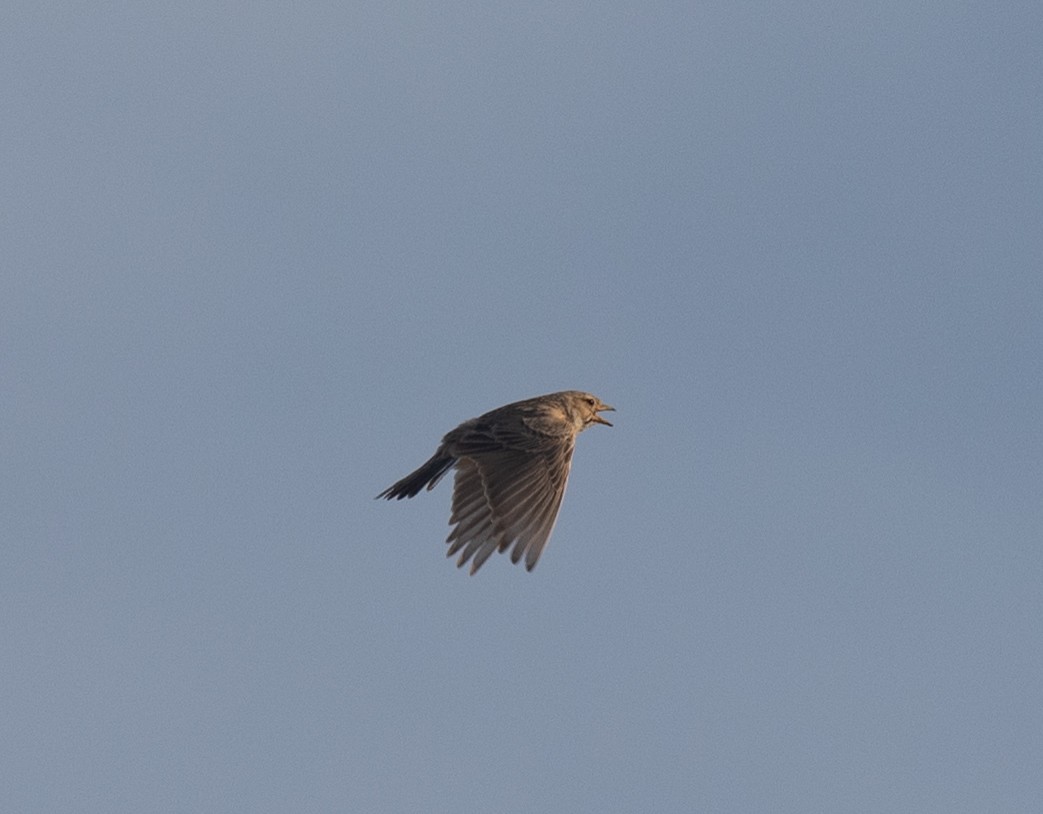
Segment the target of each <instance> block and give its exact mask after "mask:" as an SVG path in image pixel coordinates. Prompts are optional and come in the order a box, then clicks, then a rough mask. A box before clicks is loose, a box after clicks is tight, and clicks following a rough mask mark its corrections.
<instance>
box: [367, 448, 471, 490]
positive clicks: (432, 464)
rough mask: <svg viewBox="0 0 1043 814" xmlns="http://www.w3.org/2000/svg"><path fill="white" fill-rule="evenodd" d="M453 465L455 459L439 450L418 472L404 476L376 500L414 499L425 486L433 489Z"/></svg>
mask: <svg viewBox="0 0 1043 814" xmlns="http://www.w3.org/2000/svg"><path fill="white" fill-rule="evenodd" d="M455 463H456V458H454V457H453V456H452V455H446V454H445V452H444V451H443V450H441V449H440V450H438V452H436V453H435V454H434V455H432V456H431V458H430V460H428V461H427V463H425V464H424V465H423V466H421V467H420V468H419V469H418V470H416V471H415V472H411V473H410V474H408V475H406V476H405V477H404V478H402V480H400V481H398V482H397V483H394V484H392V485H391V486H389V487H388V488H387V489H385V490H384V491H383V492H381V493H380V494H379V495H377V500H380V498H384V499H385V500H401V499H402V498H404V497H415V496H416V495H418V494H420V490H421V489H423V488H424V487H425V486H426V487H427V488H428V489H434V488H435V484H436V483H438V481H440V480H441V479H442V476H443V475H444V474H445V473H446V472H448V471H449V470H450V469H452V467H453V464H455Z"/></svg>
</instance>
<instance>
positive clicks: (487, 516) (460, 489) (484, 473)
mask: <svg viewBox="0 0 1043 814" xmlns="http://www.w3.org/2000/svg"><path fill="white" fill-rule="evenodd" d="M474 429H477V428H472V430H474ZM468 435H469V438H468V440H470V441H471V442H472V443H471V444H468V443H466V442H464V441H463V440H461V442H460V444H459V445H458V446H457V447H456V450H455V451H457V452H458V454H459V455H460V458H459V459H458V461H457V465H456V479H455V483H454V487H453V512H452V515H451V516H450V518H449V522H450V524H452V525H454V526H455V528H454V529H453V530H452V532H451V533H450V534H449V537H448V539H447V540H446V542H447V543H449V551H448V555H449V556H453V555H454V554H456V553H457V552H460V558H459V560H458V562H457V564H458V565H460V566H462V565H463V564H464V563H466V562H467V561H468V560H472V562H471V573H472V574H473V573H475V572H476V571H477V570H478V569H479V568H481V566H482V564H483V563H484V562H485V561H486V560H487V559H488V558H489V557H490V556H491V555H492V553H493V552H494V551H506V550H507V549H508V548H510V547H511V546H512V545H513V550H512V551H511V561H512V562H515V563H516V562H518V561H519V560H520V559H521V558H522V557H523V556H524V557H525V567H526V568H527V569H528V570H530V571H531V570H532V569H533V567H535V565H536V562H537V560H538V559H539V557H540V554H541V553H542V551H543V548H544V546H546V544H547V540H548V539H549V538H550V534H551V531H552V530H553V529H554V522H555V520H557V517H558V510H559V509H560V508H561V499H562V497H563V496H564V494H565V486H566V484H567V482H568V478H569V469H570V467H571V465H572V451H573V448H574V443H573V439H572V438H565V439H555V440H556V443H553V444H548V443H546V442H544V443H541V444H533V443H532V439H531V436H528V437H525V436H523V437H522V438H521V440H524V441H526V442H527V444H526V445H527V446H528V447H529V449H518V448H510V445H509V444H504V443H503V442H504V441H505V440H507V439H504V438H503V437H502V436H501V437H500V438H496V439H493V438H486V439H484V441H483V438H482V435H483V434H481V433H479V434H477V437H475V435H476V434H475V433H469V434H468ZM486 444H487V445H486ZM505 447H506V448H505ZM468 453H470V454H468Z"/></svg>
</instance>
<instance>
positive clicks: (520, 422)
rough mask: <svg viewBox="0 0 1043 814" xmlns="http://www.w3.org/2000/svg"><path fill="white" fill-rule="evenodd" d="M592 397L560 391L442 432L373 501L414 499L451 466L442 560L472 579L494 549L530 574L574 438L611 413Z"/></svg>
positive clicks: (549, 526) (553, 514)
mask: <svg viewBox="0 0 1043 814" xmlns="http://www.w3.org/2000/svg"><path fill="white" fill-rule="evenodd" d="M614 409H615V408H614V407H610V406H609V405H607V404H605V403H604V402H602V401H601V399H599V398H598V397H597V396H592V395H591V394H590V393H582V392H580V391H578V390H564V391H562V392H560V393H550V394H548V395H546V396H537V397H536V398H531V399H526V400H525V401H516V402H514V403H513V404H507V405H504V406H503V407H498V408H497V409H495V410H491V411H489V412H488V413H485V414H484V415H480V416H478V418H472V419H470V420H469V421H465V422H464V423H463V424H461V425H460V426H459V427H457V428H456V429H455V430H451V431H450V432H448V433H446V435H445V437H443V438H442V443H441V444H439V446H438V449H437V450H436V451H435V454H434V455H432V456H431V457H430V459H428V461H427V463H425V464H424V465H423V466H421V467H420V468H419V469H417V470H416V471H415V472H412V473H410V474H409V475H406V476H405V477H404V478H402V480H400V481H398V482H397V483H395V484H393V485H391V486H389V487H388V488H387V489H385V490H384V491H383V492H381V493H380V494H379V495H377V499H380V498H385V499H386V500H392V499H395V500H401V499H402V498H404V497H415V496H416V495H417V494H419V493H420V491H421V490H422V489H424V488H425V487H426V488H427V489H433V488H434V487H435V485H436V484H437V483H438V481H440V480H441V479H442V477H443V476H444V475H445V473H446V472H448V471H449V470H450V469H453V468H454V467H455V469H456V474H455V477H454V484H453V506H452V514H451V515H450V517H449V524H450V525H451V526H453V529H452V531H451V532H450V534H449V537H448V538H447V539H446V543H448V545H449V550H448V552H447V556H449V557H452V556H453V555H455V554H457V553H459V555H460V557H459V559H458V560H457V566H458V567H462V566H463V565H464V564H465V563H466V562H468V561H470V562H471V573H472V574H474V573H475V572H477V571H478V569H479V568H481V567H482V565H483V564H484V563H485V561H486V560H487V559H489V557H490V556H492V554H493V552H494V551H499V552H505V551H507V550H508V549H510V552H511V562H513V563H518V562H520V561H521V560H522V558H523V557H524V559H525V568H526V570H528V571H531V570H532V569H533V568H534V567H535V566H536V562H537V561H538V560H539V558H540V554H541V553H542V552H543V549H544V547H545V546H546V545H547V540H548V539H550V534H551V531H553V529H554V522H555V520H557V517H558V509H559V508H561V499H562V497H563V496H564V494H565V484H566V483H567V482H568V479H569V470H570V469H571V467H572V451H573V449H574V448H575V446H576V436H577V435H579V434H580V433H581V432H583V430H585V429H586V428H587V427H589V426H591V425H593V424H605V425H607V426H609V427H611V426H612V425H611V424H610V423H609V422H608V421H606V420H605V419H604V418H602V417H601V416H600V415H598V414H599V413H603V412H606V411H609V410H614Z"/></svg>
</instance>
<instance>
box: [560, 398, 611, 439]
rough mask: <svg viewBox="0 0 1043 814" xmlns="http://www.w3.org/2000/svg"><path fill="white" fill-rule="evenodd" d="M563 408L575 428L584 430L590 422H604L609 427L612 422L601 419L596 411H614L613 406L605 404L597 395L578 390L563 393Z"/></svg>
mask: <svg viewBox="0 0 1043 814" xmlns="http://www.w3.org/2000/svg"><path fill="white" fill-rule="evenodd" d="M564 395H565V397H566V398H565V410H566V412H567V413H568V415H569V418H571V419H572V421H573V423H574V424H575V425H576V430H577V431H581V430H585V429H586V428H587V427H589V426H590V425H591V424H604V425H605V426H606V427H611V426H612V424H611V423H610V422H608V421H606V420H605V419H603V418H602V417H601V416H600V415H598V413H603V412H609V411H613V412H614V411H615V409H616V408H615V407H610V406H609V405H608V404H605V402H603V401H602V400H601V399H599V398H598V397H597V396H594V395H591V394H590V393H581V392H580V391H578V390H569V391H568V392H566V393H565V394H564Z"/></svg>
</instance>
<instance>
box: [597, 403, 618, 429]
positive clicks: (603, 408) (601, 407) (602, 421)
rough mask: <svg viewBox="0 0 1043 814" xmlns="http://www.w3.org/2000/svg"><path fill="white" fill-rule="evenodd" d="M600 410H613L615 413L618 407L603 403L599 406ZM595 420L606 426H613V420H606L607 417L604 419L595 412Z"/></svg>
mask: <svg viewBox="0 0 1043 814" xmlns="http://www.w3.org/2000/svg"><path fill="white" fill-rule="evenodd" d="M598 411H599V412H601V411H611V412H613V413H614V412H615V411H616V408H615V407H609V406H608V405H607V404H602V405H600V406H599V407H598ZM594 421H596V422H597V423H598V424H604V425H605V426H606V427H611V426H612V422H610V421H605V419H603V418H602V417H601V416H599V415H598V414H597V413H595V414H594Z"/></svg>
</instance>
